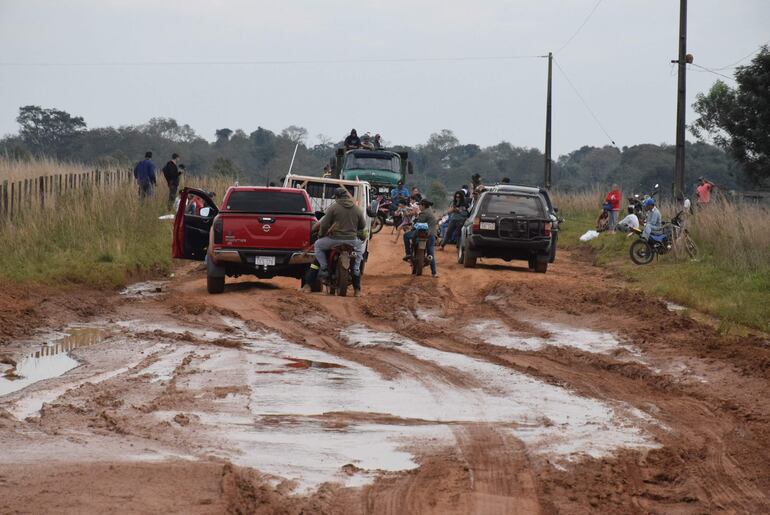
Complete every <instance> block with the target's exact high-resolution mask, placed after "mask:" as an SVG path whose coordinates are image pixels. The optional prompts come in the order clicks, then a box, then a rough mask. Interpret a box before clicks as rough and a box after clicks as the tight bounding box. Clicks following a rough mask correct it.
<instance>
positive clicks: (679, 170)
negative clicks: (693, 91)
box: [671, 0, 692, 202]
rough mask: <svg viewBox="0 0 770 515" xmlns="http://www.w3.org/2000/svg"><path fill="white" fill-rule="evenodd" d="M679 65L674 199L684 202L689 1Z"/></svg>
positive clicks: (683, 2) (683, 5)
mask: <svg viewBox="0 0 770 515" xmlns="http://www.w3.org/2000/svg"><path fill="white" fill-rule="evenodd" d="M671 62H672V63H678V65H679V81H678V86H677V99H676V164H675V165H674V198H675V199H676V200H677V202H684V134H685V133H684V129H685V114H686V106H685V102H686V101H687V97H686V92H687V63H688V62H690V63H691V62H692V56H690V55H687V0H679V59H677V60H676V61H671Z"/></svg>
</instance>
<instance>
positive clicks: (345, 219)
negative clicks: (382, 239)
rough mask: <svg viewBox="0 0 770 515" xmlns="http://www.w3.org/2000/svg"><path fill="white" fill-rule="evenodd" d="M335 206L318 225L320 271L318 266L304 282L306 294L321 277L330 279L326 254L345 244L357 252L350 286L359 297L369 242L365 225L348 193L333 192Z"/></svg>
mask: <svg viewBox="0 0 770 515" xmlns="http://www.w3.org/2000/svg"><path fill="white" fill-rule="evenodd" d="M334 199H335V200H334V204H332V205H331V206H329V207H328V208H327V209H326V213H325V214H324V216H323V218H321V220H319V222H318V240H316V242H315V258H316V261H318V269H316V268H314V266H315V265H313V266H311V267H310V271H309V273H308V275H307V277H306V278H305V286H303V287H302V290H303V291H306V292H310V285H311V284H312V283H314V282H315V280H316V278H317V277H318V276H319V275H320V276H321V277H326V276H328V275H329V271H328V266H329V265H328V261H327V259H326V252H327V251H329V250H331V249H332V248H334V247H335V246H337V245H340V244H342V243H345V244H348V245H350V246H351V247H353V249H354V250H355V259H354V260H353V270H352V274H351V275H352V277H351V282H352V283H353V290H354V294H355V296H356V297H358V296H360V295H361V272H360V271H361V258H362V257H363V253H364V240H365V239H366V234H365V230H366V223H365V220H364V213H363V211H361V208H360V207H358V206H356V204H355V202H353V197H351V195H350V193H349V192H348V190H346V189H345V188H341V187H340V188H337V189H336V190H334Z"/></svg>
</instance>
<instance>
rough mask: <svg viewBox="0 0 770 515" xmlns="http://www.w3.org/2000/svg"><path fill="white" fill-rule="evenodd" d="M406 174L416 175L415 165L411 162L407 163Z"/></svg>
mask: <svg viewBox="0 0 770 515" xmlns="http://www.w3.org/2000/svg"><path fill="white" fill-rule="evenodd" d="M406 172H407V173H408V174H409V175H412V174H414V163H412V162H411V161H407V162H406Z"/></svg>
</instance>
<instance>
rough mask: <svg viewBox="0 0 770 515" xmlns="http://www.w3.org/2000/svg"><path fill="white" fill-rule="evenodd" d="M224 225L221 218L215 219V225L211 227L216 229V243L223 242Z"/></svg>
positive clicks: (213, 229)
mask: <svg viewBox="0 0 770 515" xmlns="http://www.w3.org/2000/svg"><path fill="white" fill-rule="evenodd" d="M222 225H223V223H222V219H221V218H217V219H216V220H214V225H213V226H212V227H211V230H212V231H214V243H222V232H223V230H222Z"/></svg>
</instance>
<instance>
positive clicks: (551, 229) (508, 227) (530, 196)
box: [457, 185, 559, 273]
mask: <svg viewBox="0 0 770 515" xmlns="http://www.w3.org/2000/svg"><path fill="white" fill-rule="evenodd" d="M558 231H559V218H558V217H557V216H556V209H555V208H554V207H553V205H552V204H551V199H550V197H549V195H548V192H547V191H546V190H544V189H542V188H530V187H527V186H508V185H505V186H493V187H491V188H490V189H488V190H487V191H485V192H484V193H482V194H481V195H480V196H479V198H478V200H477V202H476V203H475V204H474V206H473V208H472V210H471V213H470V216H469V217H468V220H467V221H466V222H465V225H464V226H463V228H462V231H461V233H460V241H459V242H458V244H457V262H458V263H462V264H463V265H465V266H466V267H474V266H476V260H477V259H478V258H499V259H504V260H505V261H511V260H514V259H521V260H525V261H527V262H528V263H529V268H531V269H534V270H535V271H536V272H540V273H545V272H546V270H548V263H553V261H554V260H555V259H556V240H557V239H558Z"/></svg>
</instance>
